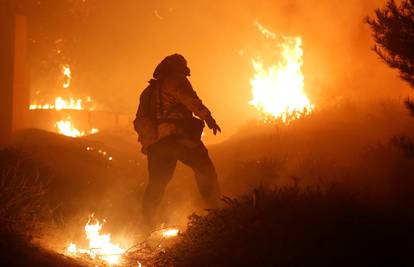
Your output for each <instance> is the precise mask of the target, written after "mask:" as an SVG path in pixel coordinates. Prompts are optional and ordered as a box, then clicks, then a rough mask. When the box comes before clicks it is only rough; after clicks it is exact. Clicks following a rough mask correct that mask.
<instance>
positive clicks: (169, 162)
mask: <svg viewBox="0 0 414 267" xmlns="http://www.w3.org/2000/svg"><path fill="white" fill-rule="evenodd" d="M147 156H148V172H149V183H148V185H147V188H146V190H145V193H144V199H143V214H144V218H145V219H146V220H148V221H153V220H154V218H153V217H154V215H155V213H156V210H157V207H158V206H159V204H160V202H161V200H162V197H163V194H164V191H165V188H166V186H167V184H168V182H169V181H170V180H171V178H172V176H173V174H174V170H175V167H176V164H177V161H178V160H179V161H181V162H182V163H184V164H185V165H187V166H189V167H191V168H192V169H193V171H194V174H195V179H196V182H197V187H198V190H199V192H200V194H201V196H202V198H203V199H204V201H205V202H206V204H207V205H208V206H209V207H217V206H218V202H219V198H220V190H219V184H218V181H217V173H216V170H215V168H214V165H213V162H212V161H211V159H210V157H209V155H208V151H207V149H206V147H205V146H204V144H203V143H202V142H201V141H200V140H190V139H185V138H180V137H178V136H169V137H167V138H164V139H162V140H160V141H159V142H157V143H155V144H153V145H151V146H150V147H149V148H148V154H147Z"/></svg>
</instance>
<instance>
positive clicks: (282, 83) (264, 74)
mask: <svg viewBox="0 0 414 267" xmlns="http://www.w3.org/2000/svg"><path fill="white" fill-rule="evenodd" d="M256 26H257V28H258V30H259V31H260V33H261V34H262V35H264V36H265V38H266V39H271V40H275V41H277V42H278V44H277V46H278V49H279V50H280V60H279V61H278V62H277V63H275V64H272V65H270V66H267V67H265V66H264V63H263V61H262V60H261V59H252V65H253V68H254V71H255V74H254V75H253V78H252V79H251V80H250V83H251V86H252V94H253V99H252V100H251V101H250V102H249V103H250V104H251V105H253V106H254V107H256V108H257V109H258V110H259V111H260V112H261V114H262V116H263V120H264V121H265V122H270V121H275V120H280V121H282V122H283V123H285V124H289V123H290V122H291V121H293V120H296V119H299V118H301V117H303V116H306V115H308V114H310V113H311V112H312V110H313V109H314V105H313V104H312V103H311V102H310V100H309V98H308V97H307V95H306V93H305V91H304V77H303V74H302V70H301V68H302V65H303V59H302V56H303V51H302V47H301V46H302V39H301V38H300V37H286V36H280V35H277V34H276V33H273V32H271V31H270V30H268V29H266V28H265V27H263V26H262V25H261V24H259V23H256Z"/></svg>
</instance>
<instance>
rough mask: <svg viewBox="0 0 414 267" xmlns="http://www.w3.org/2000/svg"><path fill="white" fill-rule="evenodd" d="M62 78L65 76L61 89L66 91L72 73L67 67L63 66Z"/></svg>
mask: <svg viewBox="0 0 414 267" xmlns="http://www.w3.org/2000/svg"><path fill="white" fill-rule="evenodd" d="M62 72H63V76H65V82H64V83H63V85H62V86H63V88H65V89H67V88H69V87H70V81H71V79H72V71H71V70H70V67H69V65H66V66H63V70H62Z"/></svg>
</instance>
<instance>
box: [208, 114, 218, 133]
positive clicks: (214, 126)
mask: <svg viewBox="0 0 414 267" xmlns="http://www.w3.org/2000/svg"><path fill="white" fill-rule="evenodd" d="M206 123H207V126H208V128H209V129H211V130H213V134H214V135H216V134H217V132H220V133H221V129H220V126H218V124H217V122H216V120H215V119H213V117H212V116H209V117H208V118H207V119H206Z"/></svg>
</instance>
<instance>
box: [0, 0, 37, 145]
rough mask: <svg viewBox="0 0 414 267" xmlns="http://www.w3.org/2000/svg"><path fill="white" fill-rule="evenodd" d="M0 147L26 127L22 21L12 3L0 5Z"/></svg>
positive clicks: (24, 33)
mask: <svg viewBox="0 0 414 267" xmlns="http://www.w3.org/2000/svg"><path fill="white" fill-rule="evenodd" d="M0 40H1V41H0V146H2V145H6V144H7V143H8V142H9V141H10V139H11V135H12V132H13V131H15V130H18V129H21V128H24V126H25V125H26V119H27V115H28V106H29V101H30V91H29V86H28V79H27V77H28V76H27V75H26V74H27V65H26V51H27V47H26V45H27V44H26V40H27V37H26V17H25V16H23V15H18V14H16V13H15V9H14V8H13V6H12V1H0Z"/></svg>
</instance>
